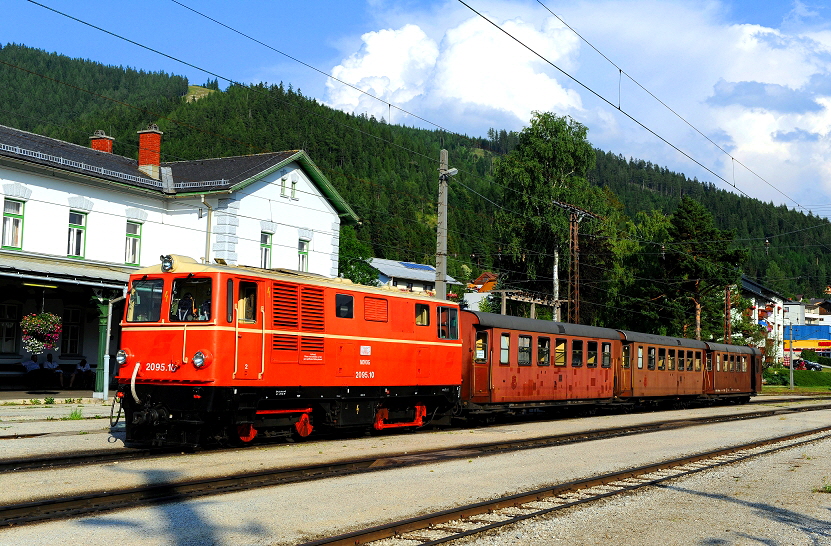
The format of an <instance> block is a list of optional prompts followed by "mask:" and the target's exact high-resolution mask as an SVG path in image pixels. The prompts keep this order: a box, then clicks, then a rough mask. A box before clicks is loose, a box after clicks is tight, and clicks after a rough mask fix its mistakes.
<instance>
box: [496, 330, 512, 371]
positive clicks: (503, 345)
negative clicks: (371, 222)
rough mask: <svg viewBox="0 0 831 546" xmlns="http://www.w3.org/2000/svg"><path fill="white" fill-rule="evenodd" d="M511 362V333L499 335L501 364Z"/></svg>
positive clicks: (505, 364) (504, 364)
mask: <svg viewBox="0 0 831 546" xmlns="http://www.w3.org/2000/svg"><path fill="white" fill-rule="evenodd" d="M510 363H511V334H502V335H501V336H499V364H501V365H502V366H507V365H509V364H510Z"/></svg>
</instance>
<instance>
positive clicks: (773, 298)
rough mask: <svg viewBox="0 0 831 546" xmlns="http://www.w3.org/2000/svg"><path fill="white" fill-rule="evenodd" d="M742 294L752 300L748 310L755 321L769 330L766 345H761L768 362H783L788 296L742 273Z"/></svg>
mask: <svg viewBox="0 0 831 546" xmlns="http://www.w3.org/2000/svg"><path fill="white" fill-rule="evenodd" d="M742 296H743V297H745V298H747V299H749V300H750V302H751V306H750V308H749V309H748V312H749V313H750V314H751V318H752V319H753V321H754V322H756V323H758V324H759V325H760V326H761V327H762V328H764V329H765V331H766V332H767V334H766V337H765V347H760V348H761V349H763V350H764V351H765V354H766V355H767V356H766V358H767V359H768V362H767V363H769V364H772V363H774V362H776V363H779V362H782V358H783V356H784V352H783V343H782V341H783V339H784V338H783V336H784V335H785V324H786V323H787V319H786V317H785V314H786V307H785V299H786V298H785V297H784V296H783V295H782V294H779V293H778V292H776V291H774V290H771V289H769V288H767V287H765V286H763V285H762V284H760V283H757V282H755V281H753V280H751V279H750V278H748V277H745V276H744V275H742Z"/></svg>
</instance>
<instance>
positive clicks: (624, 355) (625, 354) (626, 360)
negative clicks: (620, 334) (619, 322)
mask: <svg viewBox="0 0 831 546" xmlns="http://www.w3.org/2000/svg"><path fill="white" fill-rule="evenodd" d="M604 351H605V348H604ZM620 352H621V362H620V367H621V368H623V369H624V370H628V369H629V366H630V365H631V363H630V360H632V346H631V345H629V344H627V345H624V346H623V347H621V350H620Z"/></svg>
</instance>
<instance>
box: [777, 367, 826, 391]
mask: <svg viewBox="0 0 831 546" xmlns="http://www.w3.org/2000/svg"><path fill="white" fill-rule="evenodd" d="M763 377H764V379H765V385H790V383H791V382H790V370H788V368H783V367H778V368H768V369H766V370H765V371H764V374H763ZM793 384H794V385H795V386H797V387H831V373H827V372H825V371H824V370H823V371H822V372H814V371H809V370H794V371H793Z"/></svg>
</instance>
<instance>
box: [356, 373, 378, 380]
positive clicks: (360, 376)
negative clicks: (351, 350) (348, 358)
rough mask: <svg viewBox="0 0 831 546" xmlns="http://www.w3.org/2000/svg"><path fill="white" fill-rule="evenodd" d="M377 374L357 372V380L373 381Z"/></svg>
mask: <svg viewBox="0 0 831 546" xmlns="http://www.w3.org/2000/svg"><path fill="white" fill-rule="evenodd" d="M373 377H375V372H355V379H372V378H373Z"/></svg>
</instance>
